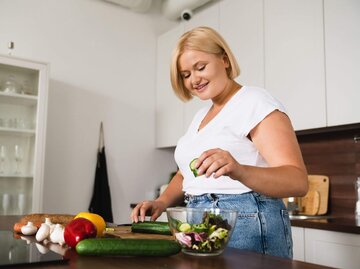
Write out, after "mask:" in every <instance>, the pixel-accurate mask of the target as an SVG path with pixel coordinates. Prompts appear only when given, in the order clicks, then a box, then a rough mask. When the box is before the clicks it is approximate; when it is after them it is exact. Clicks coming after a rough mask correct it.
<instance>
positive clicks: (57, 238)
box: [50, 224, 65, 245]
mask: <svg viewBox="0 0 360 269" xmlns="http://www.w3.org/2000/svg"><path fill="white" fill-rule="evenodd" d="M50 241H51V242H52V243H56V244H60V245H63V244H65V240H64V226H62V225H61V224H56V225H55V228H54V231H53V232H52V233H50Z"/></svg>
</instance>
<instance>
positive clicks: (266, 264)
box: [0, 216, 329, 269]
mask: <svg viewBox="0 0 360 269" xmlns="http://www.w3.org/2000/svg"><path fill="white" fill-rule="evenodd" d="M17 220H18V217H16V216H0V230H12V227H13V224H14V223H15V222H16V221H17ZM19 240H20V239H19ZM65 257H66V258H68V259H69V260H68V262H66V263H61V264H50V263H49V264H43V265H37V266H36V265H32V266H31V268H42V269H50V268H53V269H63V268H72V269H74V268H84V269H85V268H86V269H92V268H94V269H95V268H96V269H98V268H109V269H111V268H117V269H118V268H127V269H132V268H134V269H135V268H136V269H138V268H147V269H152V268H154V269H155V268H157V269H160V268H167V269H169V268H171V269H185V268H186V269H191V268H197V269H202V268H203V269H205V268H206V269H211V268H222V269H235V268H236V269H241V268H244V269H245V268H246V269H252V268H253V269H263V268H267V269H272V268H274V269H275V268H276V269H277V268H289V269H292V268H294V269H295V268H302V269H322V268H323V269H324V268H329V267H325V266H320V265H315V264H311V263H305V262H300V261H294V260H288V259H283V258H278V257H272V256H267V255H262V254H258V253H254V252H249V251H244V250H238V249H234V248H227V249H226V250H225V251H224V253H223V254H221V255H220V256H215V257H195V256H189V255H185V254H182V253H179V254H177V255H174V256H170V257H156V258H155V257H141V259H140V258H135V257H87V256H79V255H77V253H76V252H75V250H73V249H68V250H67V251H66V254H65ZM22 267H23V266H14V267H12V268H22Z"/></svg>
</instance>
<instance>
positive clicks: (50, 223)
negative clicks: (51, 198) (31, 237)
mask: <svg viewBox="0 0 360 269" xmlns="http://www.w3.org/2000/svg"><path fill="white" fill-rule="evenodd" d="M45 223H46V224H47V225H49V227H50V233H52V232H53V231H54V228H55V224H54V223H52V222H51V220H50V218H45Z"/></svg>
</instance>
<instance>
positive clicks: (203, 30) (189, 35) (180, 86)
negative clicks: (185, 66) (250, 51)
mask: <svg viewBox="0 0 360 269" xmlns="http://www.w3.org/2000/svg"><path fill="white" fill-rule="evenodd" d="M187 49H190V50H198V51H202V52H206V53H211V54H216V55H219V56H225V57H227V58H228V60H229V67H228V68H227V69H226V73H227V75H228V77H229V78H230V79H234V78H236V77H237V76H238V75H239V74H240V68H239V65H238V63H237V61H236V59H235V56H234V55H233V53H232V52H231V50H230V48H229V46H228V44H227V43H226V41H225V40H224V38H223V37H222V36H221V35H220V34H219V33H218V32H216V31H215V30H214V29H212V28H210V27H205V26H202V27H196V28H194V29H192V30H191V31H188V32H186V33H184V34H183V35H182V36H181V37H180V39H179V41H178V43H177V45H176V47H175V49H174V51H173V54H172V61H171V67H170V79H171V85H172V87H173V90H174V92H175V94H176V95H177V96H178V97H179V98H180V99H181V100H183V101H189V100H191V99H192V98H193V96H192V95H191V93H190V91H189V90H188V89H186V87H185V85H184V83H183V79H182V77H181V74H180V71H179V63H178V61H179V58H180V56H181V55H182V54H183V53H184V51H185V50H187Z"/></svg>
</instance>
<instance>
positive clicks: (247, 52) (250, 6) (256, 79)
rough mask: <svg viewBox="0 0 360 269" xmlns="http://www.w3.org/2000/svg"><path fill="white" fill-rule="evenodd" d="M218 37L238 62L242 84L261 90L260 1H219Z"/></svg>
mask: <svg viewBox="0 0 360 269" xmlns="http://www.w3.org/2000/svg"><path fill="white" fill-rule="evenodd" d="M220 34H221V35H222V36H223V37H224V39H225V40H226V42H227V43H228V44H229V46H230V49H231V50H232V52H233V53H234V55H235V58H236V59H237V60H238V63H239V66H240V76H239V77H238V78H237V79H236V80H237V81H238V82H239V83H240V84H242V85H249V86H259V87H264V21H263V0H227V1H222V2H220Z"/></svg>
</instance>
